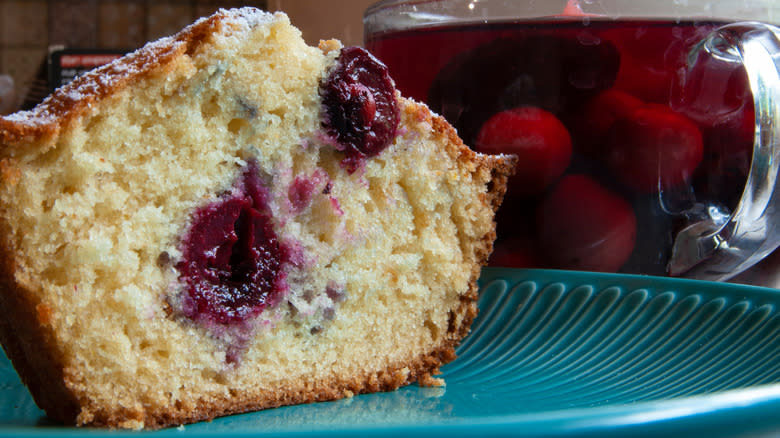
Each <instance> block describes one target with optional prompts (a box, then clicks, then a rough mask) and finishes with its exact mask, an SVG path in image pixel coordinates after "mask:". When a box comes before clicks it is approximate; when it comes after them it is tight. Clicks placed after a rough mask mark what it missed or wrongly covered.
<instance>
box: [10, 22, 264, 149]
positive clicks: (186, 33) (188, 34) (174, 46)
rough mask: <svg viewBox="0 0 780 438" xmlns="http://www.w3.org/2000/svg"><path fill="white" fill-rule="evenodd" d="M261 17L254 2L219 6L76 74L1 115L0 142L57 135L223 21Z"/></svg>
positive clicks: (199, 41) (191, 46)
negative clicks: (28, 105) (35, 101)
mask: <svg viewBox="0 0 780 438" xmlns="http://www.w3.org/2000/svg"><path fill="white" fill-rule="evenodd" d="M261 17H264V15H263V14H262V13H261V11H259V10H258V9H255V8H249V7H247V8H241V9H231V10H224V9H221V10H219V11H218V12H217V13H216V14H214V15H212V16H210V17H206V18H201V19H200V20H198V21H196V22H195V23H193V24H192V25H190V26H188V27H186V28H184V29H183V30H182V31H180V32H179V33H177V34H176V35H173V36H170V37H166V38H162V39H159V40H157V41H154V42H150V43H148V44H146V45H145V46H143V47H142V48H140V49H138V50H136V51H135V52H133V53H130V54H129V55H127V56H124V57H122V58H119V59H117V60H115V61H113V62H111V63H109V64H106V65H103V66H101V67H99V68H97V69H95V70H92V71H91V72H88V73H86V74H84V75H82V76H79V77H78V78H76V79H75V80H73V81H72V82H70V83H69V84H67V85H65V86H63V87H61V88H59V89H57V90H56V91H55V92H54V93H52V95H50V96H49V97H47V98H46V99H45V100H44V101H43V102H41V103H40V104H39V105H38V106H36V107H35V108H33V109H32V110H30V111H21V112H18V113H14V114H10V115H7V116H3V117H0V144H2V145H13V144H15V143H20V142H30V141H31V140H33V139H45V138H47V137H48V138H52V137H55V136H56V135H57V134H58V133H59V131H60V130H61V129H64V127H65V126H67V125H68V124H69V123H70V122H72V121H73V120H74V119H76V118H78V117H79V116H80V115H82V114H83V113H84V112H85V111H87V110H88V109H89V108H90V106H91V105H92V104H93V103H94V102H95V101H98V100H100V99H102V98H104V97H105V96H108V95H110V94H113V93H116V92H117V91H119V90H122V89H125V88H127V87H131V86H132V85H133V84H134V83H136V82H138V81H139V80H140V79H141V78H143V77H145V76H148V75H149V74H150V72H152V71H157V70H164V69H165V68H166V65H167V64H169V63H170V61H171V60H173V59H175V58H176V57H178V56H181V55H182V54H192V53H194V52H196V51H197V50H198V48H199V47H200V46H201V44H202V43H203V42H204V40H206V39H207V38H209V36H210V35H212V34H214V33H215V32H219V31H220V30H222V29H223V28H224V27H225V26H229V27H232V28H234V29H240V28H242V27H244V28H246V27H249V28H251V27H254V26H255V25H257V23H258V20H261V19H262V18H261ZM3 153H4V152H0V154H3Z"/></svg>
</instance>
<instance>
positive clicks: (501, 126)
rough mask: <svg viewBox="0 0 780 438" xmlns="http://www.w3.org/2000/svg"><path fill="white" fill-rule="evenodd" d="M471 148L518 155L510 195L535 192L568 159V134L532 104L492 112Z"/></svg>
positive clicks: (560, 170)
mask: <svg viewBox="0 0 780 438" xmlns="http://www.w3.org/2000/svg"><path fill="white" fill-rule="evenodd" d="M475 149H476V150H477V151H479V152H483V153H488V154H499V153H504V154H515V155H517V156H518V158H519V159H518V162H517V166H516V169H515V170H516V171H515V176H514V177H513V178H512V179H511V182H510V184H511V187H510V189H509V194H510V195H521V196H523V195H535V194H539V193H541V192H543V191H544V190H545V189H546V188H547V187H548V186H549V185H550V184H551V183H553V182H554V181H555V180H556V179H558V178H559V177H560V176H561V175H562V174H563V172H564V171H565V170H566V168H567V167H568V166H569V162H570V161H571V153H572V146H571V137H570V136H569V132H568V131H567V130H566V127H565V126H563V123H561V121H560V120H558V118H557V117H555V116H554V115H553V114H552V113H550V112H548V111H545V110H543V109H541V108H536V107H532V106H524V107H517V108H514V109H511V110H506V111H502V112H500V113H497V114H494V115H493V116H492V117H491V118H490V119H488V121H487V122H485V124H484V125H482V128H481V129H480V131H479V134H478V135H477V139H476V144H475Z"/></svg>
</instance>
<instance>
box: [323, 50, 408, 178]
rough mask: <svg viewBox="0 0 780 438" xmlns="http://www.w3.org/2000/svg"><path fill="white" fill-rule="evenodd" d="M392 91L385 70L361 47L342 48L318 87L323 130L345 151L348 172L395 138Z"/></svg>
mask: <svg viewBox="0 0 780 438" xmlns="http://www.w3.org/2000/svg"><path fill="white" fill-rule="evenodd" d="M395 92H396V89H395V83H394V82H393V80H392V79H391V78H390V74H389V73H388V71H387V67H386V66H385V65H384V64H382V63H381V62H380V61H379V60H378V59H376V58H375V57H374V56H373V55H371V54H370V53H368V52H367V51H366V50H365V49H363V48H360V47H346V48H344V49H342V50H341V53H340V54H339V58H338V60H337V63H336V67H335V68H334V69H333V71H331V72H330V74H329V75H328V77H327V78H325V79H324V80H323V81H322V83H321V84H320V95H321V96H322V103H323V105H324V110H325V118H324V120H323V127H324V128H325V131H326V132H327V133H328V135H329V136H330V137H331V138H332V139H333V140H334V142H335V143H336V145H337V147H338V148H339V150H342V151H343V152H344V154H345V158H344V160H343V161H342V166H343V167H344V168H345V169H347V171H349V172H350V173H351V172H354V171H355V170H356V169H358V168H359V167H360V166H361V165H362V164H363V163H364V162H365V160H366V159H367V158H370V157H373V156H375V155H377V154H379V153H380V152H382V151H383V150H384V149H385V148H386V147H387V146H389V145H390V144H391V143H392V141H393V139H394V138H395V135H396V130H397V129H398V124H399V122H400V120H401V112H400V109H399V107H398V102H396V96H395Z"/></svg>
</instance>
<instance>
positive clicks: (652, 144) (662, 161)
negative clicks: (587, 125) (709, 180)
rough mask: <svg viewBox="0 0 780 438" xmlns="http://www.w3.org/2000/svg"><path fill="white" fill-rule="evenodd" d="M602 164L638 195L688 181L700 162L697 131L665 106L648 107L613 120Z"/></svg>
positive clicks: (673, 186) (645, 106)
mask: <svg viewBox="0 0 780 438" xmlns="http://www.w3.org/2000/svg"><path fill="white" fill-rule="evenodd" d="M607 148H608V151H607V156H606V161H607V164H608V165H609V167H610V169H611V170H612V172H613V173H614V174H615V175H616V176H617V177H618V178H620V180H621V181H622V182H624V183H625V184H626V185H628V186H630V187H633V188H634V189H636V190H637V191H639V192H641V193H654V192H658V191H660V190H669V189H672V188H675V187H678V186H679V185H681V184H684V183H686V182H688V181H689V180H690V178H691V176H692V175H693V173H694V171H695V170H696V167H697V166H698V165H699V163H700V162H701V160H702V153H703V144H702V135H701V132H700V131H699V128H698V127H697V126H696V124H695V123H693V122H692V121H691V120H690V119H688V118H687V117H685V116H683V115H682V114H679V113H677V112H675V111H673V110H671V109H669V108H668V107H666V106H663V105H657V104H648V105H644V106H642V107H640V108H637V109H635V110H634V111H632V112H631V113H630V114H629V115H628V116H627V117H623V118H620V119H618V120H617V121H615V123H614V124H613V125H612V128H611V129H610V132H609V135H608V139H607Z"/></svg>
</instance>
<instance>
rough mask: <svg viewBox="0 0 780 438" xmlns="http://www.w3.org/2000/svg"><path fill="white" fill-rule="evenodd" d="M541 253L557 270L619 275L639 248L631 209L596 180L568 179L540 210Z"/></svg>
mask: <svg viewBox="0 0 780 438" xmlns="http://www.w3.org/2000/svg"><path fill="white" fill-rule="evenodd" d="M536 222H537V224H536V225H537V230H538V244H539V249H540V251H541V252H542V253H543V254H544V255H545V256H546V257H547V260H549V261H550V262H551V263H552V264H553V265H554V266H555V267H557V268H562V269H574V270H585V271H599V272H615V271H617V270H618V269H620V267H621V266H622V265H623V264H624V263H625V262H626V260H628V257H629V256H630V255H631V252H632V251H633V250H634V245H635V243H636V233H637V226H636V224H637V222H636V216H635V214H634V211H633V209H632V208H631V205H630V204H629V203H628V202H626V201H625V200H624V199H623V198H621V197H620V196H618V195H617V194H615V193H613V192H611V191H610V190H608V189H606V188H605V187H603V186H601V185H600V184H599V183H597V182H596V181H594V180H593V179H592V178H591V177H589V176H587V175H584V174H571V175H567V176H565V177H563V179H561V181H560V182H559V183H558V184H557V185H556V186H555V188H554V189H553V190H552V191H551V192H550V193H549V194H548V195H547V197H546V198H545V199H544V200H543V201H542V203H541V204H540V205H539V208H538V210H537V215H536Z"/></svg>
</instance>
